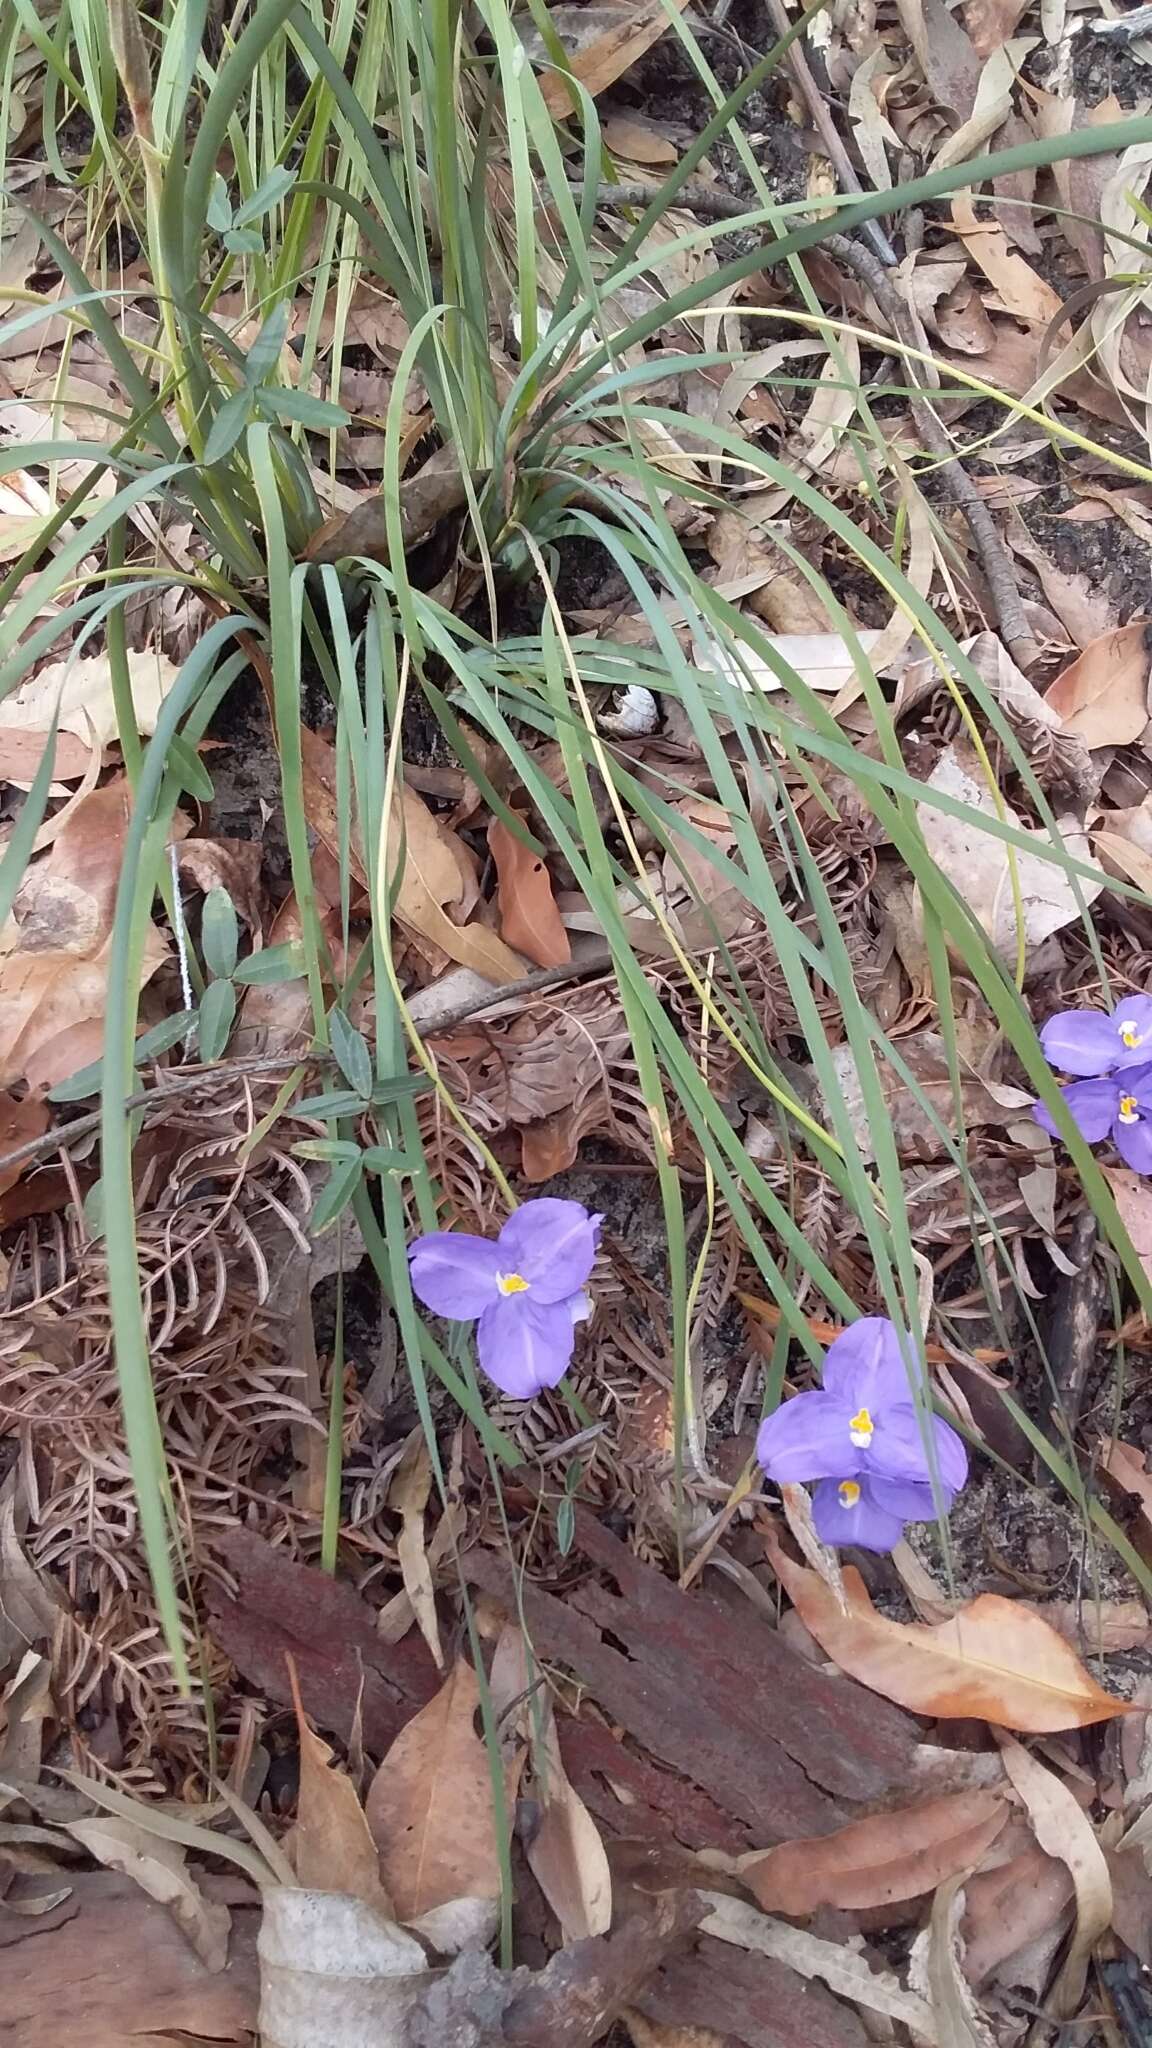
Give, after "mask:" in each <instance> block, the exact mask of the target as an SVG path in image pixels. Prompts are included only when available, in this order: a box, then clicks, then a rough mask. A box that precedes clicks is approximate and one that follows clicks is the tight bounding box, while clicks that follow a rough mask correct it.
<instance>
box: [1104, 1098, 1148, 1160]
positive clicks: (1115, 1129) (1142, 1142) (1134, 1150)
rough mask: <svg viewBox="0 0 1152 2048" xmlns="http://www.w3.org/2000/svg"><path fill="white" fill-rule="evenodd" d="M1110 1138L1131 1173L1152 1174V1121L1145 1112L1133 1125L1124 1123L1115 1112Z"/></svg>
mask: <svg viewBox="0 0 1152 2048" xmlns="http://www.w3.org/2000/svg"><path fill="white" fill-rule="evenodd" d="M1112 1136H1113V1138H1114V1139H1115V1140H1116V1150H1117V1151H1118V1153H1119V1154H1120V1157H1121V1159H1122V1160H1123V1161H1124V1164H1125V1166H1130V1167H1131V1168H1132V1171H1133V1173H1152V1121H1150V1120H1149V1117H1148V1113H1147V1111H1145V1112H1144V1114H1143V1115H1142V1116H1141V1117H1140V1120H1139V1122H1138V1123H1134V1124H1126V1123H1124V1122H1123V1120H1122V1119H1121V1116H1120V1114H1119V1111H1117V1115H1116V1121H1115V1123H1114V1124H1113V1126H1112Z"/></svg>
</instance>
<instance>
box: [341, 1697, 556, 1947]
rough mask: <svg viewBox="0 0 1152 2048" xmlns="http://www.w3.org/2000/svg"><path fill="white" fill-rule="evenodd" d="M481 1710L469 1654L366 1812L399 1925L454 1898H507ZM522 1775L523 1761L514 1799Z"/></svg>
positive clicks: (515, 1770)
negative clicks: (503, 1895)
mask: <svg viewBox="0 0 1152 2048" xmlns="http://www.w3.org/2000/svg"><path fill="white" fill-rule="evenodd" d="M479 1704H480V1687H479V1684H478V1682H477V1678H476V1673H475V1671H474V1670H473V1668H472V1666H471V1664H469V1663H468V1662H467V1661H466V1659H465V1658H463V1657H461V1658H460V1659H458V1661H457V1663H456V1664H455V1665H454V1666H453V1668H452V1670H451V1671H450V1672H449V1674H448V1677H447V1678H446V1679H445V1681H444V1684H443V1685H442V1686H441V1688H440V1690H439V1692H438V1693H437V1694H436V1697H435V1699H433V1700H431V1701H430V1702H429V1704H428V1705H427V1706H426V1707H424V1708H423V1709H422V1710H421V1712H420V1713H418V1714H417V1715H416V1716H415V1718H414V1719H413V1720H411V1721H409V1723H408V1726H407V1727H406V1728H404V1729H402V1730H401V1732H400V1734H399V1735H398V1736H397V1737H396V1740H395V1742H394V1743H393V1744H392V1747H391V1749H390V1750H389V1751H388V1754H387V1756H386V1757H385V1758H384V1761H383V1763H382V1764H381V1765H380V1768H379V1770H378V1771H377V1773H376V1775H375V1777H374V1778H373V1780H372V1784H371V1786H370V1788H369V1791H368V1798H367V1801H366V1802H365V1810H366V1813H367V1819H368V1826H369V1828H370V1829H371V1832H372V1837H373V1840H374V1841H375V1843H376V1847H377V1849H378V1850H379V1853H380V1871H381V1876H382V1878H383V1881H384V1883H385V1885H386V1886H387V1888H388V1890H389V1892H390V1893H391V1895H392V1898H393V1899H394V1901H395V1906H396V1914H397V1918H398V1919H401V1920H414V1919H416V1918H418V1917H419V1915H420V1914H421V1913H427V1912H428V1911H430V1910H431V1908H432V1907H434V1906H442V1905H445V1904H446V1903H447V1902H448V1900H449V1899H459V1898H465V1897H468V1898H496V1897H497V1896H498V1895H499V1891H500V1859H499V1855H498V1852H497V1839H496V1808H495V1801H494V1799H493V1795H492V1777H491V1769H490V1765H489V1760H488V1754H487V1751H486V1749H485V1747H484V1744H483V1742H482V1741H481V1739H480V1737H479V1736H478V1735H477V1733H476V1728H475V1720H476V1712H477V1709H478V1707H479ZM519 1768H520V1766H519V1761H516V1762H513V1763H512V1764H510V1765H509V1766H508V1767H507V1771H506V1790H507V1796H508V1798H509V1799H510V1800H511V1799H512V1798H514V1796H515V1784H516V1780H517V1778H518V1776H519Z"/></svg>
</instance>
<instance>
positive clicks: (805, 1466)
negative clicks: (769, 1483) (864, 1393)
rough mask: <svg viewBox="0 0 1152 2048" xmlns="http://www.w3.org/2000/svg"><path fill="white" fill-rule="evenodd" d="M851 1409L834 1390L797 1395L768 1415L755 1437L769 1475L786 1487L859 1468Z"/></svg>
mask: <svg viewBox="0 0 1152 2048" xmlns="http://www.w3.org/2000/svg"><path fill="white" fill-rule="evenodd" d="M851 1415H852V1410H851V1409H850V1408H847V1407H845V1405H844V1402H843V1401H838V1400H836V1399H835V1398H834V1397H833V1395H831V1394H797V1395H796V1396H795V1397H794V1399H793V1400H791V1401H785V1402H783V1403H782V1404H781V1406H780V1407H779V1408H777V1410H776V1412H775V1414H774V1415H766V1416H765V1418H764V1420H763V1422H762V1423H761V1424H760V1429H759V1432H758V1434H757V1437H756V1456H757V1458H758V1459H759V1461H760V1463H761V1465H762V1466H763V1468H764V1472H765V1476H766V1477H767V1478H769V1479H775V1480H776V1481H777V1483H778V1484H779V1485H781V1486H795V1485H800V1486H802V1485H803V1484H804V1483H805V1481H807V1480H809V1479H843V1478H844V1477H845V1476H850V1475H851V1474H852V1473H853V1472H855V1471H856V1470H857V1469H858V1468H859V1464H860V1453H859V1451H858V1450H857V1448H856V1446H855V1445H854V1444H853V1442H852V1432H851V1427H850V1418H851Z"/></svg>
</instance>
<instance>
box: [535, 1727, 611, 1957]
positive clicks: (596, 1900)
mask: <svg viewBox="0 0 1152 2048" xmlns="http://www.w3.org/2000/svg"><path fill="white" fill-rule="evenodd" d="M533 1784H534V1791H535V1796H536V1798H537V1799H538V1800H539V1802H540V1822H539V1825H538V1827H537V1828H536V1831H535V1833H534V1834H533V1835H532V1837H531V1840H530V1841H529V1843H528V1846H527V1856H528V1864H529V1867H530V1869H531V1871H532V1875H533V1877H534V1878H535V1879H536V1882H537V1884H538V1885H539V1887H540V1889H541V1891H542V1892H543V1894H544V1897H545V1898H546V1899H547V1901H548V1904H549V1905H550V1906H551V1908H552V1911H553V1912H554V1913H555V1915H556V1918H557V1919H558V1920H559V1922H560V1931H561V1935H562V1937H563V1939H564V1942H565V1943H566V1944H567V1943H568V1942H573V1941H587V1940H588V1938H589V1936H590V1935H593V1934H607V1932H608V1929H609V1927H610V1926H611V1925H612V1872H611V1870H610V1869H609V1866H608V1858H607V1856H606V1854H605V1852H604V1844H603V1842H602V1841H601V1839H600V1833H599V1830H598V1828H597V1826H596V1823H595V1821H594V1820H593V1818H592V1816H591V1814H590V1813H589V1811H588V1808H587V1807H586V1806H585V1804H584V1801H583V1800H582V1799H581V1797H580V1795H579V1793H578V1792H577V1791H576V1790H575V1788H574V1787H573V1786H572V1785H571V1784H570V1782H569V1779H568V1774H567V1772H566V1771H565V1769H564V1762H563V1758H562V1757H561V1755H560V1744H559V1741H558V1739H557V1735H556V1718H555V1715H554V1713H553V1711H552V1702H551V1700H550V1699H547V1700H546V1702H545V1707H544V1725H543V1728H542V1729H541V1730H540V1731H539V1732H538V1733H537V1737H536V1743H535V1747H534V1750H533Z"/></svg>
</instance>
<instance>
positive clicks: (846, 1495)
mask: <svg viewBox="0 0 1152 2048" xmlns="http://www.w3.org/2000/svg"><path fill="white" fill-rule="evenodd" d="M859 1500H860V1488H859V1486H858V1485H857V1483H856V1481H855V1480H854V1479H842V1480H841V1481H840V1505H841V1507H842V1508H854V1507H856V1506H857V1505H858V1503H859Z"/></svg>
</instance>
